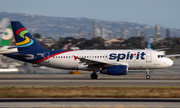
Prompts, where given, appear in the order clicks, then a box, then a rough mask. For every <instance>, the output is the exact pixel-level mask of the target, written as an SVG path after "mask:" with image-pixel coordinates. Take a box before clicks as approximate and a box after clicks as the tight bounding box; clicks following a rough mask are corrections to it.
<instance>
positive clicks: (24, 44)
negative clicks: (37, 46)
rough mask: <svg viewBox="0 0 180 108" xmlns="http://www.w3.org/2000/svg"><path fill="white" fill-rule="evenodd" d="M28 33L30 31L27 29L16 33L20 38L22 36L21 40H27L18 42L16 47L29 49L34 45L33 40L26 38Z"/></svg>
mask: <svg viewBox="0 0 180 108" xmlns="http://www.w3.org/2000/svg"><path fill="white" fill-rule="evenodd" d="M26 33H28V31H27V30H26V28H21V29H19V30H17V31H16V34H17V35H18V36H20V37H21V38H23V39H25V40H24V41H22V42H17V43H16V45H17V47H27V46H30V45H32V44H33V43H34V41H33V40H32V39H30V38H29V37H27V36H24V35H25V34H26Z"/></svg>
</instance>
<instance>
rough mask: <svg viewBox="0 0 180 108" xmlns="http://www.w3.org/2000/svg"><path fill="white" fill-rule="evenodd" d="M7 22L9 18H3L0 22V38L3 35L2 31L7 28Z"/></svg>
mask: <svg viewBox="0 0 180 108" xmlns="http://www.w3.org/2000/svg"><path fill="white" fill-rule="evenodd" d="M8 22H9V18H3V19H2V20H1V22H0V37H1V36H2V34H3V33H4V30H5V29H6V28H7V26H8V24H9V23H8Z"/></svg>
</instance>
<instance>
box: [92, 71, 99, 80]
mask: <svg viewBox="0 0 180 108" xmlns="http://www.w3.org/2000/svg"><path fill="white" fill-rule="evenodd" d="M97 78H98V75H97V74H96V71H93V73H92V74H91V79H97Z"/></svg>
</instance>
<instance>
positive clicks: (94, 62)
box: [74, 56, 128, 67]
mask: <svg viewBox="0 0 180 108" xmlns="http://www.w3.org/2000/svg"><path fill="white" fill-rule="evenodd" d="M74 59H75V60H76V59H79V60H80V63H85V65H89V66H90V65H91V66H92V65H94V66H96V67H108V66H113V65H121V64H122V65H127V66H128V64H127V63H119V64H117V63H108V62H107V61H98V60H93V59H88V58H80V57H77V56H74Z"/></svg>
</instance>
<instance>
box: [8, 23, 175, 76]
mask: <svg viewBox="0 0 180 108" xmlns="http://www.w3.org/2000/svg"><path fill="white" fill-rule="evenodd" d="M11 25H12V29H13V32H14V37H15V40H16V45H17V48H18V52H14V53H9V54H5V55H6V56H8V57H10V58H14V59H17V60H21V61H24V62H29V63H33V64H38V65H43V66H48V67H53V68H59V69H70V70H71V69H72V70H86V71H93V73H92V74H91V78H92V79H97V78H98V75H97V72H100V73H101V74H107V75H127V74H128V70H131V69H137V70H146V78H147V79H150V74H149V70H150V69H158V68H165V67H170V66H172V65H173V61H172V60H171V59H169V58H167V57H165V55H163V54H162V53H159V52H157V51H155V50H147V49H144V50H47V49H44V48H43V47H42V46H41V45H40V44H39V43H38V42H37V41H36V40H35V38H34V37H33V36H32V35H31V34H30V33H29V32H28V31H27V29H26V28H25V27H24V26H23V25H22V24H21V22H19V21H11Z"/></svg>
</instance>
